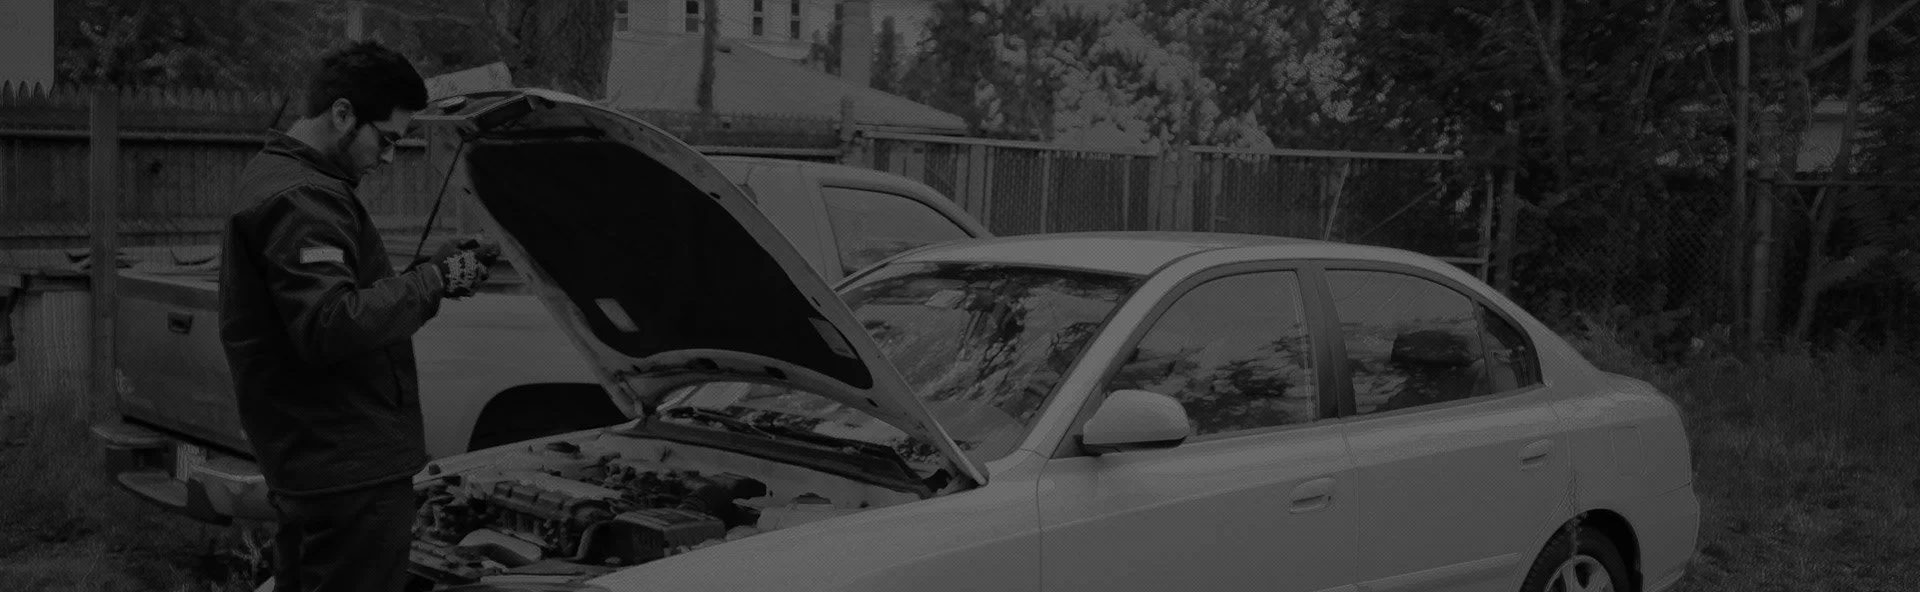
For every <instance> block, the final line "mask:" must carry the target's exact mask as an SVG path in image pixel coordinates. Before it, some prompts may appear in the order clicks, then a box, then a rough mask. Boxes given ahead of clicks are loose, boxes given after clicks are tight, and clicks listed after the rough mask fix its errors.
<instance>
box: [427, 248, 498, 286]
mask: <svg viewBox="0 0 1920 592" xmlns="http://www.w3.org/2000/svg"><path fill="white" fill-rule="evenodd" d="M499 260H500V245H497V244H494V243H491V242H481V241H480V240H478V239H475V238H472V237H461V238H457V239H454V240H450V241H447V242H445V243H442V244H441V245H440V248H439V250H437V251H434V253H433V256H431V257H428V258H427V260H426V261H425V263H427V264H430V265H432V266H433V267H434V270H435V271H438V272H439V273H440V279H441V280H443V283H444V284H445V285H446V291H445V295H446V297H448V298H453V299H455V300H458V299H461V298H466V297H468V296H472V295H473V294H474V292H475V291H476V290H478V289H479V287H480V284H481V283H484V282H486V281H487V269H488V267H489V266H491V265H493V264H494V262H496V261H499Z"/></svg>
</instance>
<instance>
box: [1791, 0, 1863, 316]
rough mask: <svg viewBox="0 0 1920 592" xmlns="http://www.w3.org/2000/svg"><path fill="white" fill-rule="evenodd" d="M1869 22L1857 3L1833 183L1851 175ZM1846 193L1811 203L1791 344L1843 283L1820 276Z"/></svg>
mask: <svg viewBox="0 0 1920 592" xmlns="http://www.w3.org/2000/svg"><path fill="white" fill-rule="evenodd" d="M1872 22H1873V0H1858V3H1857V4H1856V6H1855V8H1854V13H1853V68H1852V71H1851V72H1850V74H1851V80H1850V81H1849V82H1848V84H1847V116H1846V119H1845V120H1844V121H1843V122H1842V123H1841V125H1840V148H1839V151H1838V152H1837V153H1835V154H1834V155H1833V180H1834V181H1839V182H1844V181H1846V180H1847V179H1848V177H1850V176H1851V174H1852V166H1853V164H1852V160H1853V158H1852V156H1853V135H1854V125H1855V121H1856V119H1857V118H1858V116H1859V111H1860V94H1861V92H1862V90H1863V88H1862V87H1864V86H1866V82H1867V37H1868V35H1869V30H1868V27H1869V26H1871V25H1872ZM1847 192H1848V190H1847V189H1845V188H1844V187H1843V186H1841V185H1840V184H1836V185H1835V186H1834V187H1832V188H1831V190H1830V191H1829V190H1827V189H1822V190H1821V191H1820V193H1819V195H1820V197H1817V198H1815V199H1814V202H1813V207H1812V208H1810V209H1809V210H1808V215H1809V216H1811V217H1812V220H1811V222H1812V224H1813V235H1812V236H1811V237H1810V239H1809V241H1808V243H1807V261H1806V276H1805V278H1804V279H1802V280H1801V282H1800V310H1799V312H1798V313H1796V314H1795V315H1794V317H1793V319H1794V323H1793V340H1794V341H1795V342H1805V341H1806V340H1807V334H1808V333H1809V332H1811V331H1812V329H1813V313H1814V310H1815V309H1816V306H1815V305H1816V304H1817V303H1818V302H1819V300H1820V294H1822V293H1824V292H1826V290H1827V288H1828V287H1831V286H1832V285H1833V283H1834V282H1837V281H1838V280H1839V279H1843V278H1839V277H1833V276H1830V275H1829V274H1825V273H1822V272H1823V271H1826V266H1827V264H1828V260H1827V254H1826V250H1827V239H1828V238H1830V236H1829V235H1830V234H1831V233H1832V232H1833V223H1834V218H1836V217H1838V216H1839V210H1840V208H1839V205H1838V204H1839V202H1840V201H1841V199H1840V196H1841V195H1843V194H1845V193H1847ZM1856 273H1857V272H1856Z"/></svg>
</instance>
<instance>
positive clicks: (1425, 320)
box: [1327, 270, 1496, 415]
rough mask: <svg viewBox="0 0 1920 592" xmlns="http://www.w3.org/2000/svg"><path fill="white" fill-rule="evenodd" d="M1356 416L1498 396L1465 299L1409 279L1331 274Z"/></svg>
mask: <svg viewBox="0 0 1920 592" xmlns="http://www.w3.org/2000/svg"><path fill="white" fill-rule="evenodd" d="M1327 288H1328V289H1329V291H1330V292H1331V293H1332V295H1333V302H1334V309H1335V311H1336V314H1338V315H1339V318H1340V330H1341V335H1342V340H1343V342H1344V343H1345V344H1346V349H1347V368H1348V370H1349V373H1350V376H1351V380H1352V381H1353V396H1354V404H1355V411H1356V412H1358V413H1360V414H1363V415H1364V414H1368V413H1379V412H1383V411H1391V410H1395V409H1405V408H1408V407H1418V406H1421V405H1431V404H1435V403H1443V402H1447V401H1454V400H1459V399H1465V398H1468V397H1476V396H1480V395H1485V394H1492V393H1493V392H1495V390H1496V389H1495V386H1494V385H1493V384H1492V383H1491V381H1490V380H1489V373H1488V371H1487V364H1486V360H1485V355H1484V353H1483V347H1484V345H1483V343H1484V341H1485V340H1484V339H1483V338H1482V333H1481V327H1480V319H1479V314H1478V313H1479V311H1478V310H1477V305H1476V304H1475V303H1474V301H1473V300H1472V299H1470V298H1468V297H1467V296H1466V295H1464V294H1461V293H1460V292H1458V291H1455V290H1454V289H1452V288H1449V287H1447V286H1444V285H1442V284H1440V283H1438V282H1435V281H1432V280H1429V279H1426V278H1421V277H1417V276H1413V275H1409V274H1404V273H1394V272H1386V271H1357V270H1331V271H1328V272H1327Z"/></svg>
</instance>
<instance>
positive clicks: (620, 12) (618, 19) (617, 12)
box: [613, 0, 629, 31]
mask: <svg viewBox="0 0 1920 592" xmlns="http://www.w3.org/2000/svg"><path fill="white" fill-rule="evenodd" d="M627 2H628V0H613V30H615V31H625V30H627V27H628V26H629V23H628V22H627V11H628V9H629V7H628V6H627Z"/></svg>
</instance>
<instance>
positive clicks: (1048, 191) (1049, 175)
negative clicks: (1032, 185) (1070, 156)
mask: <svg viewBox="0 0 1920 592" xmlns="http://www.w3.org/2000/svg"><path fill="white" fill-rule="evenodd" d="M1052 197H1053V151H1051V150H1042V151H1040V232H1042V233H1045V232H1047V230H1048V229H1047V224H1048V220H1049V219H1050V218H1051V216H1049V215H1048V214H1050V213H1051V212H1048V211H1047V210H1050V209H1053V203H1052V202H1053V200H1052V199H1051V198H1052Z"/></svg>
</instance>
